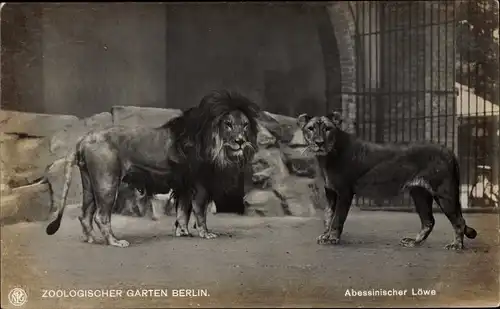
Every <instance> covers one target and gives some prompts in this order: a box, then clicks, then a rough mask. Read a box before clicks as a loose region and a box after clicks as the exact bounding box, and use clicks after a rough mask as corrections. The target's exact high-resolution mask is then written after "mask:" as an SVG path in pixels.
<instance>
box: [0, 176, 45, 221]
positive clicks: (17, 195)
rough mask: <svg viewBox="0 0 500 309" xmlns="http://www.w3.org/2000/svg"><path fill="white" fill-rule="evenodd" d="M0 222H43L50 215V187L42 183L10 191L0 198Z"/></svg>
mask: <svg viewBox="0 0 500 309" xmlns="http://www.w3.org/2000/svg"><path fill="white" fill-rule="evenodd" d="M1 207H2V211H1V212H0V222H1V223H2V224H12V223H17V222H22V221H45V220H48V219H49V218H50V215H51V213H52V195H51V190H50V185H49V184H48V183H46V182H45V183H44V182H38V183H35V184H31V185H27V186H23V187H18V188H14V189H12V191H11V193H10V194H9V195H6V196H4V195H2V197H1Z"/></svg>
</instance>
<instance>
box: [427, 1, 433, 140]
mask: <svg viewBox="0 0 500 309" xmlns="http://www.w3.org/2000/svg"><path fill="white" fill-rule="evenodd" d="M429 4H430V18H431V22H430V23H432V21H433V20H434V2H430V3H429ZM433 34H434V28H433V27H432V26H430V36H431V37H430V44H429V49H430V51H431V54H430V55H429V56H430V57H431V59H429V61H430V65H429V72H430V79H431V83H430V84H431V87H432V79H433V78H434V65H433V56H434V55H433V52H434V48H433V47H434V46H433V44H432V43H433V41H434V40H433V37H432V36H433ZM426 87H427V86H426ZM429 94H430V99H429V109H430V111H429V112H430V115H431V123H430V125H431V128H430V129H431V140H434V121H433V120H434V117H433V116H434V111H433V104H432V103H433V99H434V96H433V93H429Z"/></svg>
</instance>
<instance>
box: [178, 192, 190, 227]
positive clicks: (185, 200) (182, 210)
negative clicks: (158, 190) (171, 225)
mask: <svg viewBox="0 0 500 309" xmlns="http://www.w3.org/2000/svg"><path fill="white" fill-rule="evenodd" d="M191 199H192V198H191V196H189V195H183V196H180V197H179V198H178V199H177V200H176V201H175V202H176V203H177V206H176V207H175V208H176V216H177V218H176V220H175V236H192V235H191V233H189V228H188V224H189V218H190V217H191V209H192V203H191Z"/></svg>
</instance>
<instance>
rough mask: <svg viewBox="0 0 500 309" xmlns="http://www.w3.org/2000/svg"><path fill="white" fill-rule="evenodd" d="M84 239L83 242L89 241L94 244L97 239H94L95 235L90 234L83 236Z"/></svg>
mask: <svg viewBox="0 0 500 309" xmlns="http://www.w3.org/2000/svg"><path fill="white" fill-rule="evenodd" d="M82 240H83V242H86V243H89V244H93V243H95V239H94V237H93V236H90V235H88V236H83V239H82Z"/></svg>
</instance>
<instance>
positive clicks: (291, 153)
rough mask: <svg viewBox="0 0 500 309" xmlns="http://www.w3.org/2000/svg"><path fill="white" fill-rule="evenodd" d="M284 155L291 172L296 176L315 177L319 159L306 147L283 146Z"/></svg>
mask: <svg viewBox="0 0 500 309" xmlns="http://www.w3.org/2000/svg"><path fill="white" fill-rule="evenodd" d="M282 151H283V155H284V156H283V157H284V158H285V164H286V166H287V167H288V170H289V171H290V173H292V174H294V175H296V176H302V177H309V178H314V177H315V176H316V171H317V161H316V158H315V157H314V155H313V154H311V153H309V152H308V151H307V149H306V148H304V147H301V148H291V147H283V148H282Z"/></svg>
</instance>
